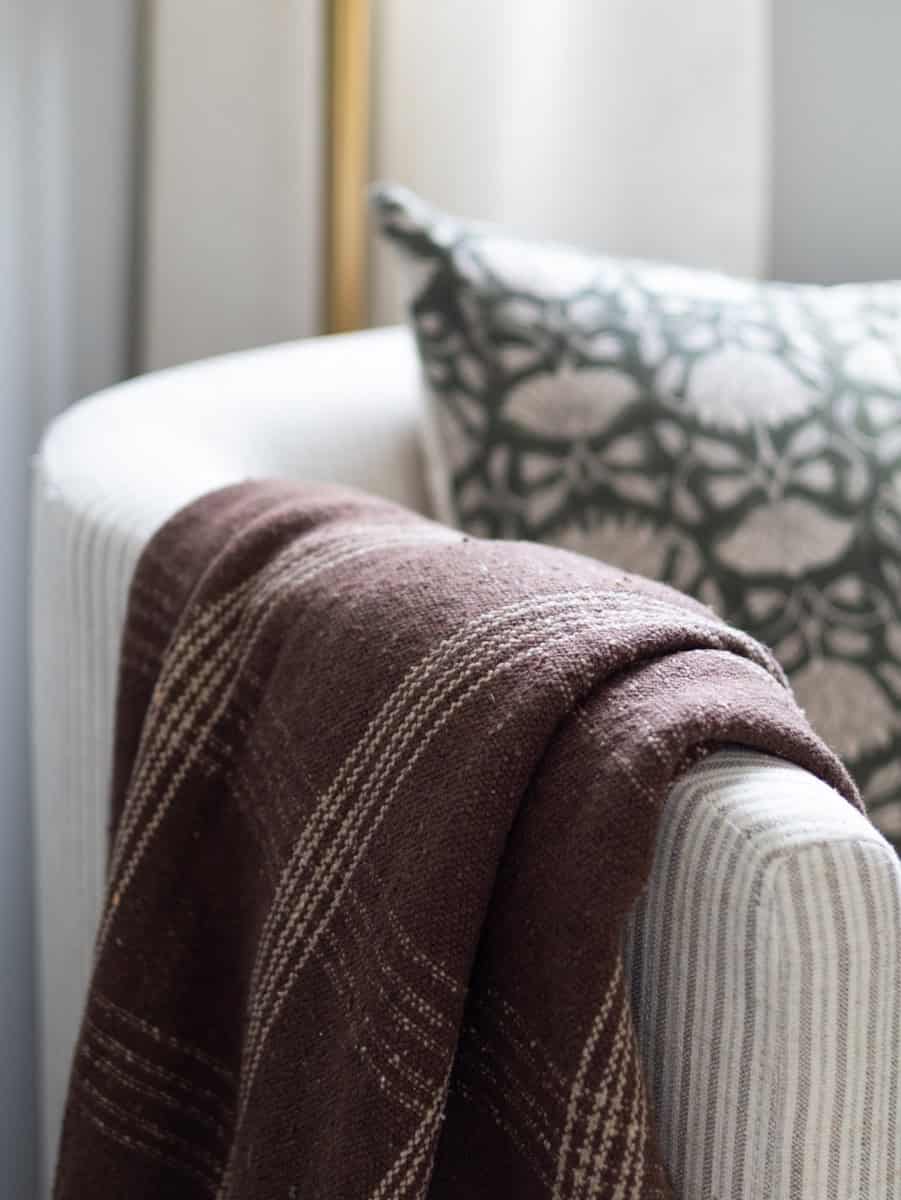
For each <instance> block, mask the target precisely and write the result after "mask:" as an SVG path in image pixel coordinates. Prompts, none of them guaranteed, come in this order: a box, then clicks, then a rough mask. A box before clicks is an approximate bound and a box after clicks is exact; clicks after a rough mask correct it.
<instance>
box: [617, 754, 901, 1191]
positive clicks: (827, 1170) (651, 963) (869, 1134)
mask: <svg viewBox="0 0 901 1200" xmlns="http://www.w3.org/2000/svg"><path fill="white" fill-rule="evenodd" d="M824 793H826V789H825V788H824V787H823V786H822V784H820V783H819V782H818V781H817V780H816V779H814V778H813V776H812V775H809V774H806V773H805V772H803V771H799V770H798V768H797V767H794V766H792V765H791V764H789V763H785V762H780V761H779V760H778V759H774V758H766V757H765V756H763V755H760V754H751V753H749V752H747V751H745V750H739V749H729V750H722V751H719V752H718V753H717V754H715V755H711V757H710V758H708V759H706V760H705V761H704V762H703V763H701V764H699V766H698V767H696V768H695V769H694V770H693V771H691V772H689V773H687V774H686V775H684V776H683V777H682V778H681V779H680V780H679V782H678V783H677V784H676V786H675V787H674V788H673V790H672V792H671V794H670V796H669V798H668V800H667V802H666V806H665V808H664V812H663V819H662V821H661V825H660V829H659V831H658V835H657V852H656V858H655V863H654V869H653V870H652V872H651V876H650V879H649V882H648V887H647V890H646V892H645V893H644V895H643V896H642V897H641V899H640V900H639V902H638V904H637V906H636V908H635V911H634V912H633V913H632V915H631V916H630V918H629V921H628V923H627V937H626V956H625V963H626V974H627V977H628V978H629V981H630V986H631V988H632V995H633V1010H634V1012H635V1020H636V1028H637V1033H638V1045H639V1049H640V1052H641V1058H642V1062H643V1064H644V1066H645V1071H646V1077H647V1080H648V1086H649V1089H650V1092H651V1099H652V1102H653V1104H654V1110H655V1113H656V1130H657V1136H658V1143H659V1146H660V1151H661V1154H662V1155H663V1158H664V1161H665V1163H666V1165H667V1168H668V1170H669V1172H670V1175H671V1178H672V1181H673V1189H674V1191H675V1193H676V1195H677V1196H679V1197H683V1198H684V1200H689V1198H690V1200H761V1198H764V1197H765V1198H766V1200H822V1198H823V1197H835V1198H836V1200H849V1198H852V1197H853V1198H854V1200H864V1198H865V1197H866V1198H867V1200H870V1198H873V1200H875V1198H876V1197H879V1198H880V1200H901V1124H899V1117H898V1110H899V1102H901V1005H899V1003H898V997H899V996H901V862H899V860H898V857H897V855H896V854H895V852H894V851H893V849H892V847H891V846H889V845H888V843H887V842H886V841H885V840H884V838H882V837H880V836H879V833H878V832H877V830H876V829H874V828H873V826H872V825H871V824H870V823H869V822H868V821H867V820H866V819H865V818H864V817H863V816H861V814H860V813H859V812H857V811H856V810H855V809H853V808H852V807H851V806H850V805H849V804H844V805H834V806H830V805H828V804H824Z"/></svg>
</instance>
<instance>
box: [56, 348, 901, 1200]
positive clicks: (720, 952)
mask: <svg viewBox="0 0 901 1200" xmlns="http://www.w3.org/2000/svg"><path fill="white" fill-rule="evenodd" d="M420 417H421V409H420V392H419V379H418V369H417V365H416V361H415V357H414V354H413V348H412V346H411V344H410V341H409V337H408V335H407V333H406V332H404V331H403V330H399V329H391V330H379V331H374V332H369V333H362V334H353V335H347V336H342V337H334V338H320V339H315V340H312V341H308V342H301V343H297V344H293V345H286V346H279V347H273V348H270V349H265V350H259V351H253V352H250V353H243V354H236V355H230V356H227V357H225V358H220V359H215V360H212V361H210V362H205V363H196V364H191V365H189V366H186V367H181V368H177V369H175V370H170V371H165V372H160V373H158V374H155V375H148V376H145V377H143V378H140V379H137V380H134V381H132V382H130V383H127V384H123V385H121V386H119V387H115V388H112V389H110V390H108V391H106V392H103V393H101V394H100V395H98V396H95V397H92V398H91V399H89V400H86V401H84V402H82V403H81V404H79V405H77V406H76V407H75V408H73V409H72V410H70V411H69V412H67V413H66V414H65V415H64V416H63V417H62V418H60V419H59V420H58V421H56V422H55V423H54V425H53V426H52V427H51V429H50V430H49V432H48V434H47V436H46V437H45V439H44V442H43V445H42V447H41V450H40V452H39V455H38V457H37V460H36V463H35V475H34V487H35V492H34V535H33V536H34V575H33V589H34V590H33V706H34V730H35V732H34V755H35V778H36V785H35V788H36V790H35V795H36V856H37V864H36V876H37V889H38V920H39V931H40V997H41V999H40V1005H41V1007H40V1018H41V1031H42V1039H41V1044H42V1103H43V1111H42V1118H43V1137H44V1172H45V1184H46V1181H47V1180H48V1179H49V1175H50V1170H51V1166H52V1161H53V1157H54V1154H55V1146H56V1138H57V1133H58V1129H59V1124H60V1118H61V1111H62V1105H63V1101H64V1095H65V1088H66V1082H67V1077H68V1070H69V1064H70V1057H71V1051H72V1047H73V1044H74V1040H75V1037H76V1034H77V1030H78V1024H79V1020H80V1015H81V1007H82V1003H83V999H84V995H85V991H86V987H87V981H88V976H89V972H90V965H91V949H92V942H93V936H94V929H95V925H96V920H97V916H98V912H99V908H100V904H101V899H102V893H103V877H104V865H105V852H106V825H107V787H108V773H109V764H110V755H111V737H112V722H113V703H114V693H115V680H116V670H117V655H118V645H119V638H120V634H121V630H122V623H123V618H124V613H125V605H126V598H127V591H128V586H129V581H130V579H131V575H132V571H133V569H134V566H135V563H136V561H137V558H138V556H139V554H140V552H141V549H142V547H143V546H144V544H145V542H146V540H147V539H148V537H149V536H150V535H151V534H152V533H153V532H154V530H155V529H156V528H158V526H159V525H160V524H161V523H162V522H163V521H165V520H166V518H167V517H169V516H170V515H171V514H172V513H174V512H175V511H176V509H178V508H179V507H180V506H182V505H183V504H185V503H187V502H188V501H189V500H192V499H194V498H195V497H197V496H199V495H200V494H202V493H203V492H205V491H207V490H209V489H211V488H215V487H218V486H220V485H223V484H226V483H230V482H234V481H236V480H239V479H242V478H247V477H250V476H262V475H280V476H287V477H294V478H304V479H321V480H334V481H340V482H344V483H352V484H354V485H356V486H358V487H361V488H365V489H368V490H370V491H373V492H377V493H379V494H381V495H383V496H387V497H390V498H392V499H396V500H398V501H401V502H403V503H405V504H408V505H410V506H412V507H414V508H417V509H420V510H423V511H427V510H428V502H427V490H426V487H425V480H424V475H423V465H422V461H421V456H420V450H419V440H420V438H419V425H420ZM626 959H627V965H628V969H629V973H630V977H631V983H632V989H633V996H634V1003H635V1008H636V1013H637V1016H638V1025H639V1037H640V1043H641V1050H642V1054H643V1057H644V1062H645V1068H646V1071H647V1075H648V1078H649V1081H650V1083H651V1089H652V1093H653V1096H654V1099H655V1103H656V1106H657V1124H658V1129H659V1131H660V1137H661V1142H662V1149H663V1152H664V1157H665V1159H666V1161H667V1163H668V1165H669V1167H670V1171H671V1173H672V1176H673V1179H674V1183H675V1185H676V1189H677V1192H678V1194H679V1195H681V1196H683V1197H685V1198H686V1200H713V1198H714V1197H717V1198H718V1200H746V1198H747V1200H750V1198H751V1197H761V1198H763V1197H765V1198H766V1200H789V1198H790V1200H820V1198H821V1197H824V1196H827V1195H832V1196H835V1197H836V1198H837V1200H858V1198H860V1200H869V1198H870V1197H872V1198H873V1200H877V1198H878V1200H886V1198H892V1200H899V1198H901V1124H896V1121H898V1117H897V1113H898V1107H899V1067H901V1062H899V1055H901V869H899V862H898V859H897V858H896V856H895V854H894V852H893V851H892V849H891V848H890V847H889V846H888V844H887V843H886V842H885V841H884V840H883V839H882V838H881V837H880V835H879V834H878V833H877V832H876V831H875V830H874V829H873V828H871V826H870V825H869V824H868V823H867V822H866V821H865V820H864V818H863V817H861V816H860V815H859V814H858V813H856V812H855V811H854V810H852V809H851V808H850V806H848V805H847V804H846V803H845V802H844V801H843V800H841V799H840V798H839V797H838V796H837V795H836V794H835V793H834V792H832V791H831V790H830V789H829V788H828V787H827V786H826V785H824V784H822V783H820V782H819V781H817V780H815V779H814V778H812V777H811V776H809V775H807V774H806V773H805V772H803V771H801V770H799V769H798V768H795V767H792V766H789V765H787V764H785V763H782V762H780V761H778V760H775V759H770V758H767V757H765V756H763V755H759V754H752V753H749V752H746V751H743V750H741V749H738V748H736V749H734V750H725V751H723V752H721V753H719V754H717V755H715V756H714V757H713V758H711V759H709V760H708V761H707V762H706V763H704V764H703V765H701V766H700V767H697V768H695V769H694V770H693V771H691V772H690V773H689V774H688V775H687V776H686V777H685V778H684V779H683V780H681V781H680V783H679V784H678V785H677V786H676V788H675V789H674V791H673V794H672V797H671V800H670V803H669V804H668V806H667V810H666V815H665V819H664V822H663V827H662V829H661V834H660V838H659V842H658V847H657V855H656V860H655V865H654V869H653V874H652V879H651V883H650V886H649V888H648V891H647V894H646V896H645V898H644V899H643V901H642V902H641V903H640V905H639V908H638V911H637V912H636V913H635V915H634V918H633V921H632V926H631V930H630V933H629V936H628V938H627V946H626Z"/></svg>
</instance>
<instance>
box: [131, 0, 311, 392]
mask: <svg viewBox="0 0 901 1200" xmlns="http://www.w3.org/2000/svg"><path fill="white" fill-rule="evenodd" d="M150 12H151V22H150V47H149V64H150V78H149V81H148V82H149V101H148V114H147V115H148V127H147V128H148V154H147V161H146V164H145V179H146V195H145V205H146V207H145V227H144V228H145V235H146V240H145V245H144V254H143V262H144V280H143V288H142V304H141V309H142V337H141V354H140V362H141V367H142V369H143V370H153V369H155V368H158V367H164V366H170V365H172V364H175V363H179V362H185V361H188V360H190V359H194V358H202V357H205V356H207V355H210V354H217V353H220V352H222V351H227V350H240V349H244V348H245V347H248V346H254V345H259V344H262V343H266V342H277V341H283V340H287V339H290V338H295V337H302V336H304V335H307V334H310V333H314V332H316V331H317V330H318V325H319V309H320V290H321V283H320V269H319V258H320V242H321V204H320V198H319V190H320V188H321V183H322V177H321V176H322V172H321V137H322V113H323V97H322V87H323V81H324V76H323V67H324V63H323V29H324V24H323V21H324V16H323V8H322V0H279V2H278V3H268V4H262V5H261V4H252V3H248V2H247V0H155V3H154V4H153V5H152V6H151V8H150Z"/></svg>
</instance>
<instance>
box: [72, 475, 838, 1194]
mask: <svg viewBox="0 0 901 1200" xmlns="http://www.w3.org/2000/svg"><path fill="white" fill-rule="evenodd" d="M720 743H742V744H744V745H746V746H752V747H758V748H760V749H763V750H768V751H771V752H773V753H775V754H778V755H782V756H784V757H786V758H789V759H792V760H793V761H795V762H797V763H800V764H802V765H804V766H805V767H807V768H809V769H811V770H813V771H815V772H817V773H818V774H819V775H820V776H821V777H822V778H824V779H825V780H827V781H828V782H829V783H830V784H832V785H833V786H835V787H837V788H839V789H840V790H841V791H842V792H844V794H845V795H846V796H847V797H848V798H849V800H851V801H852V802H855V803H856V802H857V801H856V795H855V792H854V788H853V785H852V784H851V783H850V781H849V780H848V778H847V777H846V775H845V773H844V771H843V769H842V768H841V766H840V765H839V764H838V762H837V761H836V759H835V758H834V757H833V756H832V755H831V754H830V753H829V752H828V751H827V750H826V749H825V747H824V746H823V745H822V744H821V743H820V742H819V741H818V740H817V738H816V737H815V736H814V735H813V734H812V732H811V730H810V729H809V727H808V725H807V723H806V721H805V719H804V717H803V715H802V714H801V712H800V711H799V710H798V708H797V707H796V706H795V703H794V701H793V699H792V697H791V694H790V693H789V691H788V690H787V687H786V684H785V681H784V679H783V677H782V675H781V673H780V671H779V669H778V667H776V666H775V664H774V662H773V660H772V659H771V658H770V656H769V655H768V654H767V653H765V652H764V651H763V650H762V649H761V648H760V647H759V646H757V645H756V644H755V643H753V642H752V641H750V640H749V639H748V638H746V637H744V636H743V635H741V634H739V633H736V632H734V631H733V630H731V629H729V628H728V627H727V626H725V625H723V624H722V623H721V622H720V621H719V620H717V619H716V618H715V617H713V616H712V615H711V613H710V612H709V611H708V610H706V609H705V608H703V607H701V606H699V605H697V604H695V603H694V602H693V601H690V600H687V599H684V598H683V597H681V596H679V595H677V594H676V593H675V592H672V591H670V590H668V589H667V588H665V587H662V586H659V585H656V584H652V583H649V582H646V581H644V580H641V579H636V578H633V577H630V576H627V575H624V574H622V573H621V572H618V571H614V570H612V569H609V568H606V567H604V566H602V565H600V564H598V563H595V562H590V561H588V560H586V559H583V558H580V557H577V556H575V555H570V554H566V553H563V552H560V551H554V550H550V549H547V548H543V547H539V546H534V545H527V544H518V543H491V542H483V541H478V540H473V539H471V538H465V537H462V536H460V535H459V534H455V533H452V532H450V531H449V530H446V529H444V528H442V527H440V526H438V525H435V524H432V523H430V522H427V521H425V520H423V519H421V518H420V517H418V516H415V515H413V514H412V513H409V512H406V511H404V510H402V509H399V508H397V507H394V506H392V505H389V504H387V503H385V502H383V501H380V500H374V499H370V498H367V497H364V496H362V495H359V494H357V493H354V492H350V491H345V490H340V489H336V488H324V487H322V488H312V487H298V486H295V485H289V484H272V483H270V484H247V485H241V486H239V487H236V488H230V489H227V490H225V491H222V492H218V493H215V494H213V495H211V496H208V497H207V498H205V499H203V500H201V501H199V502H198V503H196V504H194V505H192V506H191V507H190V508H188V509H186V510H185V511H184V512H182V513H180V514H179V515H178V516H177V517H175V518H174V519H173V520H172V521H171V522H170V523H169V524H168V525H167V526H166V527H165V528H164V529H163V530H162V531H161V532H160V533H159V534H158V535H157V537H156V538H155V539H154V541H153V542H152V543H151V545H150V546H149V548H148V549H147V551H146V552H145V554H144V556H143V559H142V560H141V563H140V566H139V568H138V571H137V576H136V579H135V582H134V585H133V588H132V594H131V603H130V609H129V614H128V623H127V629H126V634H125V640H124V646H123V651H122V668H121V682H120V696H119V711H118V726H117V731H116V762H115V777H114V797H113V800H114V817H113V833H114V838H113V842H112V851H111V858H110V887H109V899H108V903H107V906H106V910H105V912H104V915H103V919H102V923H101V928H100V933H99V940H98V951H97V961H96V968H95V973H94V979H93V984H92V987H91V992H90V998H89V1003H88V1007H87V1013H86V1016H85V1020H84V1025H83V1029H82V1033H81V1040H80V1042H79V1046H78V1051H77V1058H76V1062H75V1067H74V1072H73V1078H72V1084H71V1091H70V1096H69V1104H68V1112H67V1116H66V1124H65V1131H64V1137H63V1144H62V1151H61V1159H60V1165H59V1172H58V1180H57V1196H58V1197H60V1198H61V1200H76V1198H78V1200H86V1198H88V1197H90V1200H103V1198H105V1197H117V1198H120V1197H128V1198H129V1200H137V1198H139V1197H171V1198H173V1200H176V1198H179V1197H202V1196H217V1197H222V1198H225V1197H229V1198H239V1200H270V1198H272V1200H275V1198H276V1197H278V1198H279V1200H290V1198H291V1197H296V1198H297V1200H325V1198H341V1200H344V1198H351V1197H353V1198H359V1200H401V1198H403V1200H408V1198H409V1200H413V1198H415V1197H423V1196H426V1195H428V1196H429V1197H442V1198H444V1197H447V1198H450V1197H454V1198H461V1197H462V1198H465V1197H485V1198H491V1200H497V1198H500V1197H517V1198H520V1200H529V1198H531V1197H548V1198H550V1197H555V1198H558V1200H559V1198H564V1197H565V1198H567V1200H589V1198H590V1197H604V1198H610V1200H612V1198H613V1197H618V1198H621V1200H622V1198H628V1197H632V1198H636V1197H637V1198H642V1200H644V1198H647V1197H665V1196H669V1195H670V1190H669V1185H668V1183H667V1180H666V1176H665V1171H664V1169H663V1168H662V1165H661V1161H660V1158H659V1155H658V1152H657V1150H656V1148H655V1139H654V1130H653V1118H652V1114H651V1112H650V1108H649V1104H648V1096H647V1092H646V1089H645V1086H644V1083H643V1081H642V1072H641V1067H640V1064H639V1061H638V1057H637V1052H636V1043H635V1038H634V1036H633V1030H632V1019H631V1014H630V1009H629V1005H628V1002H627V991H628V989H627V987H626V986H625V985H624V979H623V969H622V963H621V957H620V937H621V929H622V924H623V918H624V916H625V915H626V914H627V912H628V910H629V909H630V907H631V906H632V904H633V903H634V901H635V899H636V897H637V895H638V894H639V892H640V891H641V888H642V885H643V884H644V881H645V879H646V877H647V874H648V870H649V866H650V863H651V860H652V852H653V847H654V840H655V830H656V827H657V822H658V818H659V815H660V811H661V805H662V804H663V803H664V801H665V798H666V795H667V791H668V789H669V788H670V785H671V784H672V782H673V779H674V778H675V776H677V775H678V774H679V772H680V771H681V770H683V768H684V767H685V766H686V764H688V763H690V762H692V761H695V760H697V759H698V757H699V756H700V755H702V754H704V753H705V752H706V751H707V750H708V749H709V748H710V747H711V746H714V745H716V744H720Z"/></svg>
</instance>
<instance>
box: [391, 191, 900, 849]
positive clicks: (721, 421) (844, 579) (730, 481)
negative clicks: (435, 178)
mask: <svg viewBox="0 0 901 1200" xmlns="http://www.w3.org/2000/svg"><path fill="white" fill-rule="evenodd" d="M373 207H374V211H375V214H376V217H377V220H378V223H379V226H380V228H381V231H382V233H383V234H384V235H385V236H386V237H387V238H388V239H390V241H392V242H393V243H394V244H395V245H396V246H397V247H398V248H399V250H400V251H401V252H402V254H403V257H404V258H405V260H406V261H407V263H408V266H409V268H410V270H409V272H408V275H409V280H410V293H411V298H410V307H409V311H410V319H411V322H412V325H413V329H414V331H415V335H416V340H417V343H418V347H419V353H420V356H421V360H422V365H423V369H424V375H425V380H426V385H427V392H428V396H429V401H430V421H429V424H430V429H429V431H428V437H427V453H428V457H429V460H430V468H431V476H432V484H433V492H434V495H435V500H436V505H437V507H438V509H439V512H440V513H441V515H442V516H443V517H444V518H445V519H448V520H450V521H451V522H453V523H455V524H457V525H459V526H461V527H462V528H464V529H466V530H469V531H471V532H473V533H476V534H481V535H484V536H489V537H513V538H532V539H537V540H539V541H544V542H551V543H554V544H555V545H559V546H565V547H568V548H570V549H573V550H578V551H581V552H583V553H585V554H590V555H594V556H596V557H598V558H602V559H605V560H606V561H608V562H611V563H614V564H616V565H618V566H621V567H623V568H625V569H627V570H630V571H636V572H638V573H640V574H643V575H649V576H652V577H654V578H657V579H662V580H665V581H666V582H668V583H671V584H673V585H675V586H676V587H677V588H680V589H682V590H683V591H687V592H690V593H692V594H694V595H695V596H697V597H699V598H700V599H701V600H703V601H706V602H707V603H708V604H710V605H711V606H712V607H713V608H715V609H717V610H718V611H719V612H720V613H722V614H723V615H724V616H725V617H726V618H727V619H728V620H730V621H732V622H734V623H735V624H737V625H740V626H742V627H743V628H744V629H746V630H748V631H749V632H750V633H752V634H754V635H755V636H756V637H758V638H759V639H760V640H761V641H763V642H766V643H768V644H769V645H770V646H772V647H773V649H774V650H775V651H776V653H777V655H778V656H779V658H780V659H781V661H782V663H783V665H784V667H785V668H786V670H787V671H788V673H789V675H790V677H791V680H792V684H793V687H794V690H795V693H796V695H797V696H798V698H799V700H800V702H801V704H802V705H804V706H805V708H806V709H807V712H808V715H809V716H810V718H811V720H812V721H813V723H814V725H815V726H816V727H817V729H818V730H819V732H820V733H821V734H822V735H823V737H825V738H826V739H827V740H828V741H829V742H830V743H831V744H832V745H833V746H834V747H835V748H836V749H837V750H838V751H839V752H840V753H841V754H843V755H844V757H845V759H846V761H847V762H848V763H849V765H850V767H851V769H852V770H853V772H854V773H855V775H856V777H857V779H858V781H859V783H860V785H861V787H862V788H863V790H864V792H865V794H866V796H867V799H868V803H869V806H870V811H871V814H872V816H873V818H874V820H875V821H876V823H877V824H879V825H880V826H881V828H882V829H883V831H884V832H885V833H886V834H887V835H888V836H889V837H890V838H893V839H894V840H895V841H896V844H901V283H884V284H867V285H847V286H840V287H829V288H826V287H811V286H792V285H787V284H761V283H755V282H751V281H748V280H742V279H734V278H728V277H726V276H723V275H719V274H715V273H712V272H708V271H699V270H690V269H686V268H682V267H676V266H669V265H663V264H657V263H650V262H641V261H634V260H626V259H618V258H605V257H597V256H594V255H589V254H586V253H583V252H579V251H575V250H571V249H567V248H564V247H560V246H549V245H542V244H535V243H529V242H527V241H523V240H519V239H514V238H513V237H510V236H507V235H505V234H504V233H502V232H500V231H498V230H496V229H494V228H491V227H488V226H481V225H472V224H465V223H462V222H459V221H456V220H454V219H452V218H450V217H447V216H445V215H444V214H442V213H439V212H436V211H434V210H432V209H430V208H428V207H427V206H426V205H425V204H423V203H422V202H421V201H420V200H419V199H417V198H416V197H415V196H413V195H412V194H410V193H409V192H407V191H405V190H403V189H399V188H390V187H388V188H386V187H379V188H377V189H376V190H375V191H374V193H373Z"/></svg>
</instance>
